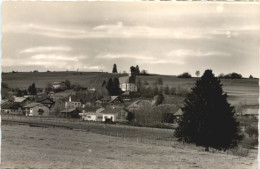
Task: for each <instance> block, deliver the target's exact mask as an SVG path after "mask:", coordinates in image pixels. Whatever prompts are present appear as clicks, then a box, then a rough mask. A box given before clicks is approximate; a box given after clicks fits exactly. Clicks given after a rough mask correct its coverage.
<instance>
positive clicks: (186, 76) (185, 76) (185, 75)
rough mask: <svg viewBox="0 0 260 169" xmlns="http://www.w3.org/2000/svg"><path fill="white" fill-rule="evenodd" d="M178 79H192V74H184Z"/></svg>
mask: <svg viewBox="0 0 260 169" xmlns="http://www.w3.org/2000/svg"><path fill="white" fill-rule="evenodd" d="M178 78H191V74H189V73H188V72H185V73H182V74H180V75H179V76H178Z"/></svg>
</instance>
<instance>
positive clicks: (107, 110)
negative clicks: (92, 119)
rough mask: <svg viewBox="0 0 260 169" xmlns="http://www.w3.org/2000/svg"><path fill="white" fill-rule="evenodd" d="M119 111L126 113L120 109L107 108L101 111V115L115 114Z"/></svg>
mask: <svg viewBox="0 0 260 169" xmlns="http://www.w3.org/2000/svg"><path fill="white" fill-rule="evenodd" d="M120 111H126V110H125V109H122V108H117V107H114V108H113V107H108V108H105V109H104V110H103V111H101V113H104V114H117V113H118V112H120Z"/></svg>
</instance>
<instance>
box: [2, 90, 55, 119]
mask: <svg viewBox="0 0 260 169" xmlns="http://www.w3.org/2000/svg"><path fill="white" fill-rule="evenodd" d="M54 103H55V102H54V101H53V100H52V99H51V98H50V97H49V96H48V95H46V94H43V95H39V96H36V97H33V98H32V97H29V96H26V97H14V100H12V101H11V100H2V101H1V113H3V114H10V115H26V116H49V112H50V109H51V108H52V107H53V105H54Z"/></svg>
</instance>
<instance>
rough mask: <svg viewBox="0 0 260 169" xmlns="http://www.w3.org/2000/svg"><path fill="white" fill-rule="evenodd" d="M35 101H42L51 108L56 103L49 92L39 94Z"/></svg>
mask: <svg viewBox="0 0 260 169" xmlns="http://www.w3.org/2000/svg"><path fill="white" fill-rule="evenodd" d="M35 102H37V103H41V104H43V105H45V106H46V107H48V108H49V109H50V108H52V107H53V105H54V103H55V102H54V101H53V99H51V98H50V96H48V95H47V94H43V95H40V96H37V97H36V98H35Z"/></svg>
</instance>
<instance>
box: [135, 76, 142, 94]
mask: <svg viewBox="0 0 260 169" xmlns="http://www.w3.org/2000/svg"><path fill="white" fill-rule="evenodd" d="M136 87H137V90H138V91H140V90H141V88H142V81H141V79H140V78H138V80H137V82H136Z"/></svg>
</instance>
